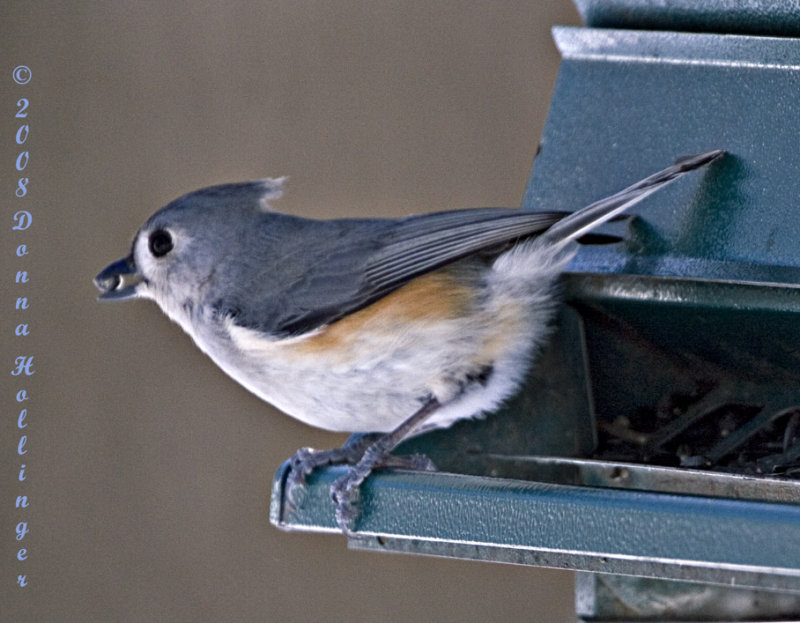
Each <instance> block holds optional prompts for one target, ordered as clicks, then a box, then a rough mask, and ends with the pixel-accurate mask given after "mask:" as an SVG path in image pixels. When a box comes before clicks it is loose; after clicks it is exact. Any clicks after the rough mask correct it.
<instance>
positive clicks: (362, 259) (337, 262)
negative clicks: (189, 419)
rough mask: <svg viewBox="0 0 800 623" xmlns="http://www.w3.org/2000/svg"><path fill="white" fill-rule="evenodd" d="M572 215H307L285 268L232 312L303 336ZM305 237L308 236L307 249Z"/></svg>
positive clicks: (242, 321) (491, 211) (247, 321)
mask: <svg viewBox="0 0 800 623" xmlns="http://www.w3.org/2000/svg"><path fill="white" fill-rule="evenodd" d="M564 215H565V213H563V212H526V211H523V210H519V209H513V208H479V209H474V210H457V211H450V212H438V213H433V214H422V215H419V216H412V217H407V218H403V219H342V220H333V221H305V222H304V226H303V227H302V236H301V233H300V232H301V229H298V231H297V233H296V234H295V236H296V237H295V240H294V248H293V249H291V250H288V249H289V247H288V244H285V245H284V246H285V248H286V249H287V252H286V253H285V255H284V258H285V259H284V262H283V264H282V268H281V270H280V271H273V273H272V274H262V275H260V276H259V277H258V278H257V279H254V281H253V283H251V284H249V285H248V286H247V288H246V290H247V292H248V297H247V301H246V302H244V303H242V302H240V304H239V305H238V306H237V307H236V309H235V310H225V311H226V313H230V314H232V315H234V316H235V322H236V324H238V325H240V326H245V327H248V328H254V329H258V330H260V331H262V332H264V333H267V334H270V335H273V336H276V337H284V336H291V335H301V334H303V333H306V332H308V331H311V330H314V329H316V328H319V327H321V326H324V325H327V324H330V323H332V322H335V321H336V320H338V319H340V318H342V317H344V316H346V315H348V314H351V313H353V312H354V311H357V310H359V309H362V308H364V307H366V306H368V305H369V304H370V303H373V302H375V301H376V300H378V299H380V298H382V297H384V296H386V295H387V294H389V293H391V292H392V291H394V290H396V289H397V288H399V287H401V286H403V285H404V284H406V283H408V282H409V281H411V280H412V279H414V278H415V277H418V276H420V275H423V274H425V273H427V272H430V271H432V270H435V269H436V268H439V267H441V266H444V265H445V264H448V263H450V262H453V261H455V260H458V259H460V258H463V257H465V256H467V255H470V254H473V253H476V252H479V251H484V250H489V249H492V248H493V247H499V246H502V245H503V244H504V243H508V242H510V241H514V240H518V239H522V238H525V237H528V236H531V235H535V234H538V233H540V232H542V231H544V230H546V229H547V228H548V227H550V226H551V225H552V224H553V223H555V222H557V221H558V220H560V219H561V218H563V217H564ZM273 229H274V224H273ZM291 237H292V236H291V235H289V234H287V236H286V238H285V240H286V241H287V243H288V241H289V240H290V239H291ZM299 239H302V240H304V241H305V242H306V244H305V245H304V246H303V247H302V249H299V248H298V240H299ZM273 244H274V243H273Z"/></svg>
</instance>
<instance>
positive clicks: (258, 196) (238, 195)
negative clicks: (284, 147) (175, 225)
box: [154, 177, 287, 217]
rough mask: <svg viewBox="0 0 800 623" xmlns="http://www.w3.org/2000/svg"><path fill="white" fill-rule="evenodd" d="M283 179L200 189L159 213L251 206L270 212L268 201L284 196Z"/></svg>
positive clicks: (269, 179) (262, 179)
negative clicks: (200, 208) (203, 207)
mask: <svg viewBox="0 0 800 623" xmlns="http://www.w3.org/2000/svg"><path fill="white" fill-rule="evenodd" d="M286 179H287V178H286V177H264V178H261V179H258V180H250V181H247V182H233V183H230V184H219V185H217V186H209V187H208V188H201V189H200V190H196V191H194V192H191V193H188V194H186V195H183V196H182V197H179V198H178V199H175V200H174V201H173V202H171V203H170V204H168V205H167V206H165V208H164V209H163V210H161V211H160V212H167V211H170V212H172V211H174V210H181V211H182V210H183V209H187V208H188V209H193V208H197V207H200V206H206V207H208V208H213V209H214V210H219V209H222V210H224V209H225V208H241V207H251V206H252V207H253V208H255V209H256V210H257V211H259V212H270V211H271V209H272V208H271V205H270V202H271V201H272V200H274V199H279V198H280V197H281V196H282V195H283V185H284V182H285V181H286ZM157 214H158V213H156V215H157ZM156 215H154V217H155V216H156Z"/></svg>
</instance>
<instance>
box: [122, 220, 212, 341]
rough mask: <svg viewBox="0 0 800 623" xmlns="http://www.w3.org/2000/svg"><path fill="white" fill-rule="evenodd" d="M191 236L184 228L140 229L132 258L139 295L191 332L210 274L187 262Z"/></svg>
mask: <svg viewBox="0 0 800 623" xmlns="http://www.w3.org/2000/svg"><path fill="white" fill-rule="evenodd" d="M191 241H192V237H191V236H190V235H189V233H188V232H187V231H186V229H184V228H181V227H171V226H166V227H165V226H160V227H153V228H149V229H143V230H141V231H140V232H139V233H138V235H137V237H136V241H135V242H134V245H133V259H134V263H135V265H136V269H137V273H138V274H139V275H140V278H141V281H140V282H139V284H138V285H137V286H136V296H137V297H140V298H149V299H152V300H153V301H155V302H156V304H158V306H159V307H160V308H161V309H162V310H163V311H164V313H165V314H167V316H169V317H170V318H171V319H172V320H174V321H175V322H177V323H178V324H180V325H181V326H182V327H183V328H184V329H185V330H186V331H187V332H190V333H191V331H190V320H191V317H192V313H193V310H194V308H195V305H196V304H197V303H198V302H200V301H202V300H203V299H202V292H201V290H202V286H203V284H204V283H207V282H208V279H209V277H210V275H208V274H205V272H206V271H201V270H199V269H198V266H197V264H196V263H194V262H189V261H187V256H188V255H189V253H190V246H191Z"/></svg>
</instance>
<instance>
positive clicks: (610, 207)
mask: <svg viewBox="0 0 800 623" xmlns="http://www.w3.org/2000/svg"><path fill="white" fill-rule="evenodd" d="M724 153H725V152H724V151H722V150H712V151H707V152H703V153H699V154H695V155H691V156H684V157H682V158H679V159H678V160H676V161H675V163H674V164H673V165H671V166H669V167H667V168H665V169H663V170H661V171H659V172H658V173H655V174H653V175H650V176H648V177H646V178H644V179H642V180H640V181H638V182H636V183H635V184H633V185H631V186H629V187H627V188H625V189H623V190H621V191H619V192H617V193H615V194H613V195H611V196H608V197H606V198H604V199H601V200H599V201H596V202H594V203H592V204H590V205H588V206H586V207H583V208H581V209H578V210H576V211H574V212H563V211H528V210H521V209H517V208H473V209H461V210H450V211H444V212H434V213H427V214H418V215H413V216H408V217H403V218H346V219H332V220H316V219H309V218H304V217H300V216H295V215H291V214H285V213H281V212H278V211H275V210H274V209H273V208H272V207H271V205H270V204H271V202H272V201H274V200H275V199H278V198H279V197H280V196H281V195H282V193H283V187H284V182H285V178H264V179H260V180H253V181H246V182H238V183H230V184H222V185H217V186H211V187H207V188H202V189H200V190H196V191H194V192H190V193H188V194H186V195H183V196H181V197H179V198H177V199H175V200H174V201H172V202H170V203H168V204H167V205H166V206H164V207H163V208H162V209H160V210H158V211H157V212H156V213H155V214H153V215H152V216H151V217H150V218H149V219H147V220H146V222H145V223H144V224H143V225H142V226H141V228H140V229H139V230H138V232H137V233H136V234H135V236H134V238H133V243H132V246H131V250H130V252H129V253H128V255H127V256H125V257H123V258H122V259H120V260H117V261H116V262H113V263H111V264H110V265H109V266H107V267H106V268H105V269H103V270H102V271H101V272H100V273H99V274H98V275H97V276H96V277H95V278H94V283H95V285H96V287H97V288H98V289H99V291H100V295H99V297H98V298H99V299H100V300H103V301H119V300H126V299H133V298H144V299H151V300H153V301H154V302H155V303H156V304H157V305H158V306H159V307H160V308H161V309H162V311H163V312H164V313H165V314H166V315H167V316H168V317H169V318H171V319H172V320H173V321H175V322H176V323H177V324H178V325H180V326H181V327H182V328H183V329H184V331H185V332H186V333H188V334H189V336H191V338H192V339H193V340H194V342H195V344H196V345H197V346H198V347H199V348H200V350H202V351H203V352H204V353H206V354H207V355H208V356H209V357H210V358H211V359H212V360H213V361H214V362H215V363H216V364H217V365H218V366H219V367H220V368H221V369H222V370H223V371H224V372H225V373H227V374H228V375H229V376H231V377H232V378H233V379H235V380H236V381H238V382H239V383H240V384H241V385H243V386H244V387H245V388H246V389H248V390H249V391H251V392H252V393H254V394H255V395H257V396H258V397H260V398H261V399H263V400H265V401H266V402H268V403H270V404H272V405H274V406H275V407H277V408H278V409H280V410H281V411H283V412H284V413H286V414H288V415H290V416H292V417H294V418H297V419H298V420H300V421H302V422H305V423H306V424H309V425H311V426H314V427H317V428H321V429H325V430H329V431H339V432H347V433H351V434H353V436H351V437H350V439H349V440H348V442H346V443H345V445H344V446H342V447H341V448H334V449H330V450H314V449H311V448H301V449H300V450H298V451H297V453H296V454H295V455H294V456H293V457H292V459H291V460H290V462H289V465H290V473H289V475H288V478H287V486H288V490H289V493H290V495H289V502H290V503H292V502H293V500H295V499H296V498H295V496H293V495H292V491H297V490H299V489H302V486H301V485H302V484H304V483H305V479H306V477H307V476H308V475H310V474H311V473H312V472H313V471H314V470H315V469H317V468H319V467H322V466H325V465H331V464H346V465H347V466H348V469H347V471H346V473H345V475H344V476H342V477H341V478H339V479H338V480H337V481H336V482H335V483H334V484H333V485H332V486H331V498H332V501H333V503H334V505H335V518H336V523H337V525H338V526H339V527H340V528H341V530H342V531H343V532H344V533H345V534H353V533H354V532H353V526H354V524H355V522H356V520H357V518H358V516H359V512H360V511H359V503H358V502H359V491H360V487H361V485H362V483H363V482H364V481H365V479H366V478H367V477H368V476H369V475H370V474H371V473H372V472H373V471H374V470H376V469H379V468H387V467H390V468H391V467H394V468H409V469H419V470H433V469H435V466H434V465H433V463H432V462H430V461H429V460H428V459H427V458H426V457H424V456H419V455H413V456H407V457H404V456H396V455H393V454H392V451H393V450H394V449H395V448H396V447H397V446H398V445H399V444H400V443H401V442H402V441H404V440H405V439H407V438H409V437H412V436H415V435H419V434H422V433H424V432H427V431H430V430H434V429H439V428H447V427H449V426H450V425H452V424H453V423H454V422H457V421H459V420H463V419H469V418H477V417H483V416H485V415H486V414H487V413H490V412H491V411H492V410H494V409H496V408H497V407H498V406H499V405H501V404H502V403H503V402H504V401H505V400H506V399H508V398H509V397H510V396H512V395H513V393H514V392H515V390H517V389H518V387H519V385H520V384H521V381H522V379H523V378H524V377H525V375H526V373H527V372H528V371H529V369H530V367H531V365H532V362H533V361H534V360H535V357H536V355H537V353H538V352H539V351H540V350H541V348H542V346H543V344H544V343H545V342H546V340H547V337H548V335H549V334H550V332H551V330H552V326H553V320H554V315H555V313H556V310H557V308H558V304H559V300H558V294H557V281H558V278H559V275H560V274H561V273H562V272H563V271H564V270H565V268H566V266H567V265H568V263H569V261H570V260H571V258H572V257H573V256H574V254H575V253H576V250H577V248H578V246H579V244H578V243H579V242H580V241H581V240H582V239H585V238H586V237H587V236H589V235H591V232H592V231H593V230H594V229H596V228H597V227H599V226H600V225H601V224H603V223H605V222H607V221H609V220H612V219H615V218H621V215H622V214H623V213H624V212H626V211H627V210H629V209H630V208H631V207H632V206H633V205H634V204H637V203H638V202H640V201H642V200H643V199H645V198H646V197H647V196H649V195H650V194H652V193H654V192H656V191H657V190H658V189H660V188H662V187H663V186H665V185H666V184H668V183H670V182H671V181H673V180H675V179H677V178H678V177H681V176H682V175H684V174H686V173H688V172H689V171H693V170H695V169H698V168H700V167H704V166H706V165H708V164H709V163H711V162H713V161H715V160H717V159H718V158H720V157H721V156H722V155H723V154H724Z"/></svg>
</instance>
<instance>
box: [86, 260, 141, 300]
mask: <svg viewBox="0 0 800 623" xmlns="http://www.w3.org/2000/svg"><path fill="white" fill-rule="evenodd" d="M141 281H142V275H141V274H140V273H139V271H138V270H136V264H135V263H134V261H133V255H129V256H128V257H123V258H122V259H121V260H117V261H116V262H114V263H113V264H109V265H108V266H106V267H105V268H104V269H103V270H102V271H101V272H100V274H99V275H97V277H95V278H94V285H96V286H97V289H98V290H100V296H98V297H97V298H98V300H101V301H123V300H125V299H131V298H135V297H136V294H137V293H136V289H137V287H138V286H139V284H140V283H141Z"/></svg>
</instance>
